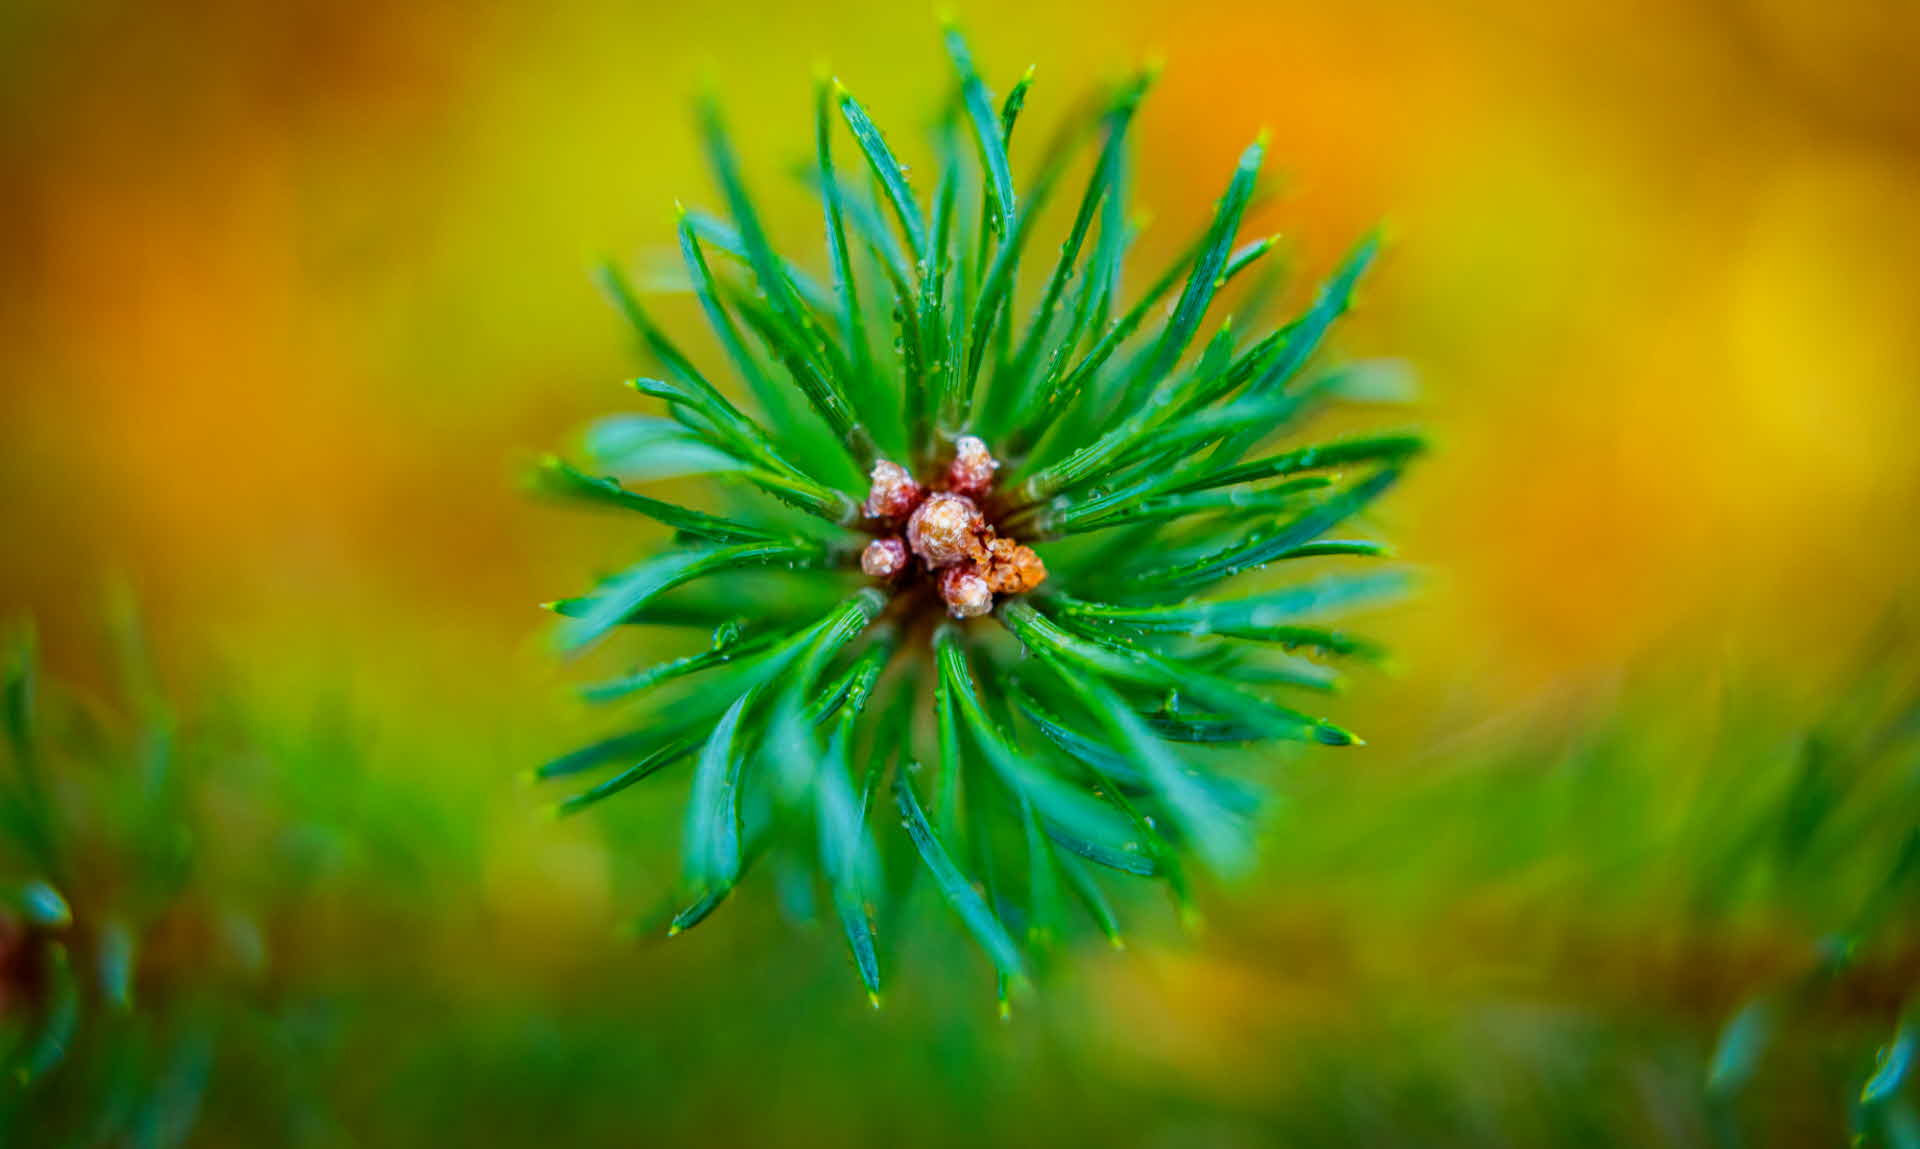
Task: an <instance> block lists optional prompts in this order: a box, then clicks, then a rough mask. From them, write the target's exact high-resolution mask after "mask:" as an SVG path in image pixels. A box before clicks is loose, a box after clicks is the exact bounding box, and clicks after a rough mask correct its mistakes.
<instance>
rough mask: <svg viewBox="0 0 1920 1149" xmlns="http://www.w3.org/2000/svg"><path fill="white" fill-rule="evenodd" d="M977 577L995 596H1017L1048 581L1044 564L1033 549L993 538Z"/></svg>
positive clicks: (988, 545)
mask: <svg viewBox="0 0 1920 1149" xmlns="http://www.w3.org/2000/svg"><path fill="white" fill-rule="evenodd" d="M980 576H981V577H982V578H984V579H986V580H987V585H988V586H989V587H991V588H993V591H994V593H996V594H1019V593H1021V592H1022V591H1029V590H1032V589H1033V588H1034V587H1037V586H1039V585H1040V584H1041V583H1043V582H1045V581H1047V564H1045V563H1043V562H1041V561H1040V556H1039V555H1038V554H1035V553H1034V550H1033V548H1032V547H1030V546H1027V545H1025V544H1024V543H1016V542H1014V541H1013V540H1012V539H1002V538H996V539H993V540H992V541H990V542H989V543H987V559H986V562H984V563H982V564H981V571H980Z"/></svg>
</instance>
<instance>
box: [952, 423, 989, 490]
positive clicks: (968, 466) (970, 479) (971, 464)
mask: <svg viewBox="0 0 1920 1149" xmlns="http://www.w3.org/2000/svg"><path fill="white" fill-rule="evenodd" d="M953 449H954V455H953V462H952V463H950V464H948V465H947V488H948V489H949V490H951V491H953V493H954V494H957V495H966V496H968V497H969V498H975V499H977V498H980V497H981V496H982V495H985V494H986V493H987V492H988V491H989V490H990V489H992V487H993V473H994V472H995V471H997V470H999V469H1000V461H999V460H998V459H995V458H994V457H993V455H992V454H991V453H989V452H988V450H987V445H986V444H985V443H983V442H981V441H980V439H979V438H978V437H977V436H974V435H962V436H960V437H959V438H958V439H955V440H954V442H953Z"/></svg>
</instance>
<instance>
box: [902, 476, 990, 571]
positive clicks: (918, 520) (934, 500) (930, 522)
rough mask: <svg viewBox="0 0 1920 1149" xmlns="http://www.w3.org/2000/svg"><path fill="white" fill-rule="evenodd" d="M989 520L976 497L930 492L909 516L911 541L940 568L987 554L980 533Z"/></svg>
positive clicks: (917, 551) (932, 563) (930, 561)
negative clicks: (974, 502)
mask: <svg viewBox="0 0 1920 1149" xmlns="http://www.w3.org/2000/svg"><path fill="white" fill-rule="evenodd" d="M985 530H986V520H985V519H983V518H982V517H981V515H980V508H979V507H976V506H974V505H973V500H972V499H969V498H966V497H965V496H963V495H955V494H949V493H948V492H945V491H941V492H937V493H935V494H933V495H930V496H928V498H927V501H926V502H924V503H921V504H920V506H919V508H918V509H917V510H915V511H914V512H913V517H912V518H910V519H908V520H907V545H909V546H911V547H912V548H913V553H914V554H917V555H919V556H920V558H921V559H922V560H923V561H924V562H925V563H926V564H927V565H928V566H930V567H933V568H935V569H936V570H937V569H939V568H940V567H949V566H952V565H953V564H955V563H957V562H963V561H965V560H967V559H977V558H980V557H982V556H983V555H985V553H986V548H985V547H984V546H982V545H981V542H980V535H981V533H982V532H983V531H985Z"/></svg>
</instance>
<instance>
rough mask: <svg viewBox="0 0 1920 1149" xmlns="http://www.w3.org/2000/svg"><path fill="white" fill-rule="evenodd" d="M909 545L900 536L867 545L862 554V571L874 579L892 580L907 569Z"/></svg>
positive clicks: (876, 540)
mask: <svg viewBox="0 0 1920 1149" xmlns="http://www.w3.org/2000/svg"><path fill="white" fill-rule="evenodd" d="M908 560H909V556H908V554H907V544H906V543H904V542H902V541H901V540H900V536H898V535H888V536H886V537H885V538H879V539H875V540H873V541H872V542H870V543H868V544H867V549H866V550H864V551H861V552H860V570H861V571H862V572H863V573H865V574H867V575H868V576H870V577H872V578H879V579H890V578H896V577H898V576H899V574H900V572H901V571H904V570H906V569H907V562H908Z"/></svg>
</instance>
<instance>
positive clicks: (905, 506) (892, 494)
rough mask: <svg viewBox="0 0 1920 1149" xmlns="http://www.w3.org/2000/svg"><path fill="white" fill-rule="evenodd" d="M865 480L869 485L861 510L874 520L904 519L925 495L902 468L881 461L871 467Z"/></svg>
mask: <svg viewBox="0 0 1920 1149" xmlns="http://www.w3.org/2000/svg"><path fill="white" fill-rule="evenodd" d="M869 478H871V479H872V480H873V484H872V486H870V487H869V488H868V489H867V502H866V506H865V507H864V508H863V509H864V510H865V511H866V513H867V514H868V515H870V516H872V517H873V518H876V519H893V520H895V521H898V520H900V519H904V518H906V517H907V516H908V515H910V514H912V513H913V509H914V508H915V507H917V506H919V505H920V499H921V497H922V496H923V495H924V494H925V493H926V492H924V491H922V490H921V489H920V484H918V483H916V482H914V481H913V476H912V475H911V474H910V473H908V471H907V469H906V468H905V467H903V466H901V465H900V464H898V463H891V462H888V461H887V460H885V459H882V460H880V461H879V462H877V463H875V464H874V465H873V471H872V473H871V474H870V475H869Z"/></svg>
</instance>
